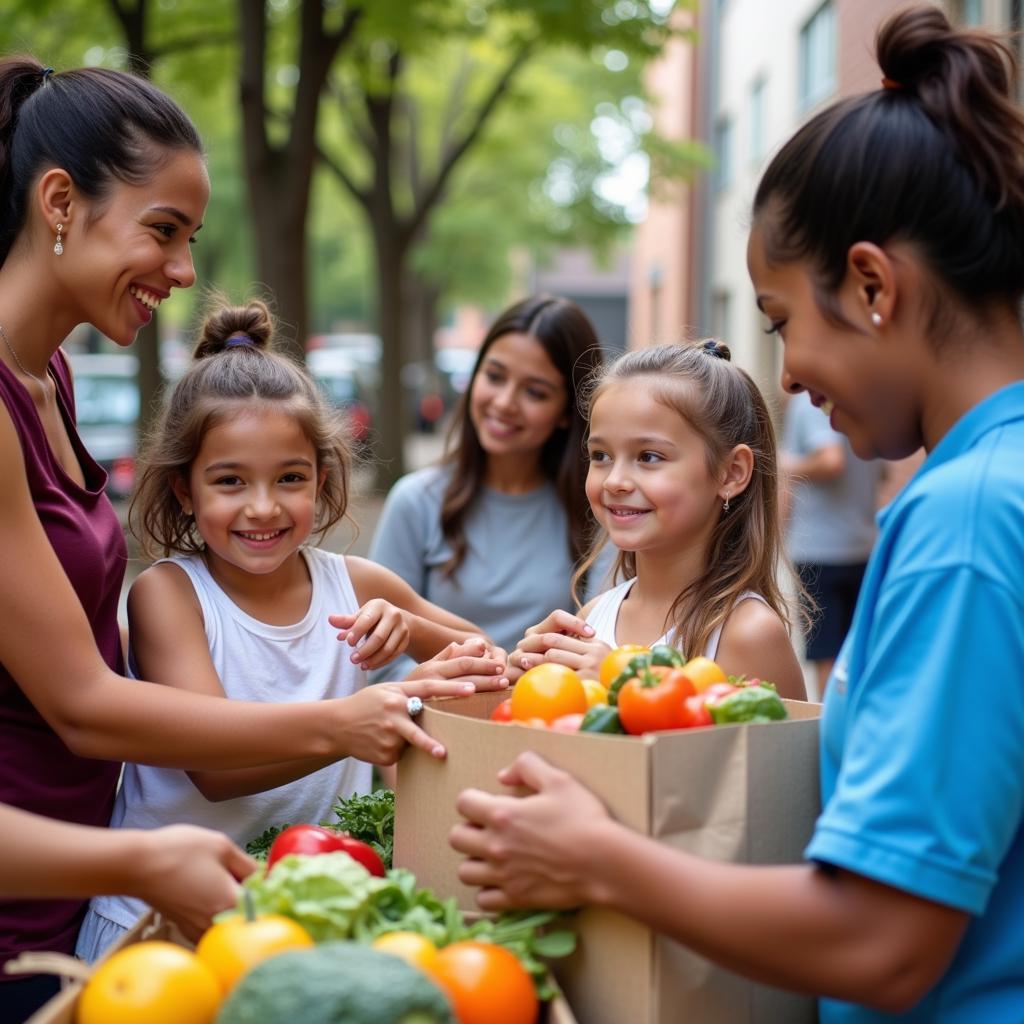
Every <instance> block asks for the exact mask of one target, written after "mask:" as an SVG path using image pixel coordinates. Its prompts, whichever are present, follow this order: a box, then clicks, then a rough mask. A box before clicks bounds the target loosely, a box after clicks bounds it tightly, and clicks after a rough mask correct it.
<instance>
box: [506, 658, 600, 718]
mask: <svg viewBox="0 0 1024 1024" xmlns="http://www.w3.org/2000/svg"><path fill="white" fill-rule="evenodd" d="M586 710H587V694H586V692H585V691H584V689H583V681H582V680H581V679H580V677H579V676H578V675H576V673H575V672H573V670H572V669H571V668H566V666H565V665H555V664H553V663H551V662H544V663H542V664H540V665H535V666H534V667H533V668H531V669H528V670H527V671H526V672H524V673H523V674H522V675H521V676H520V677H519V679H518V681H517V682H516V685H515V687H514V688H513V690H512V720H513V721H516V722H522V721H524V720H525V719H528V718H543V719H544V721H545V722H553V721H554V720H555V719H556V718H561V717H562V715H571V714H574V713H575V712H577V711H580V712H583V711H586Z"/></svg>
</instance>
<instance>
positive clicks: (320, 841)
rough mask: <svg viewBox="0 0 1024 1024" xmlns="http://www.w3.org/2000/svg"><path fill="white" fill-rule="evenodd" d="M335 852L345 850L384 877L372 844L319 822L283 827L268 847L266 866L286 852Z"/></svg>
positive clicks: (368, 868) (373, 872)
mask: <svg viewBox="0 0 1024 1024" xmlns="http://www.w3.org/2000/svg"><path fill="white" fill-rule="evenodd" d="M338 851H340V852H342V853H347V854H348V855H349V856H350V857H351V858H352V859H353V860H356V861H359V863H360V864H362V865H363V867H364V868H366V870H367V871H369V872H370V874H371V875H377V877H378V878H383V877H384V865H383V863H382V862H381V859H380V857H378V856H377V852H376V851H375V850H374V848H373V847H372V846H368V845H367V844H366V843H363V842H360V841H359V840H358V839H353V838H352V837H351V836H346V835H344V834H343V833H341V832H332V831H331V830H330V829H329V828H321V827H320V826H319V825H292V826H290V827H289V828H286V829H285V830H284V831H283V832H282V833H281V834H280V835H279V836H278V837H277V838H276V839H275V840H274V843H273V845H272V846H271V847H270V854H269V856H268V857H267V869H268V870H269V869H270V868H272V867H273V866H274V864H275V863H276V862H277V861H279V860H280V859H281V858H282V857H286V856H287V855H288V854H290V853H302V854H306V855H311V854H316V853H336V852H338Z"/></svg>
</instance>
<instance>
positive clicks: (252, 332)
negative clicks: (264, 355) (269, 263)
mask: <svg viewBox="0 0 1024 1024" xmlns="http://www.w3.org/2000/svg"><path fill="white" fill-rule="evenodd" d="M218 301H219V300H218ZM273 336H274V320H273V317H272V316H271V314H270V309H269V308H268V307H267V304H266V303H265V302H261V301H260V300H259V299H254V300H253V301H252V302H250V303H249V304H248V305H246V306H229V305H225V304H218V305H216V306H214V307H213V308H212V309H211V310H210V312H208V313H207V315H206V319H205V320H204V321H203V326H202V327H201V328H200V331H199V341H198V342H197V344H196V347H195V351H194V352H193V353H192V358H193V359H205V358H206V357H207V356H212V355H216V354H217V353H218V352H223V351H224V350H225V349H229V348H231V349H233V348H259V349H265V348H269V347H270V342H271V340H272V338H273Z"/></svg>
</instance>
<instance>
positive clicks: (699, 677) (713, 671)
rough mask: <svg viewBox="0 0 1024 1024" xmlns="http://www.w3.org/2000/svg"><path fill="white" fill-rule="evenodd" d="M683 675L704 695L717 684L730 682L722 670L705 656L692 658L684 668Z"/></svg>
mask: <svg viewBox="0 0 1024 1024" xmlns="http://www.w3.org/2000/svg"><path fill="white" fill-rule="evenodd" d="M683 675H685V676H686V678H687V679H689V680H690V682H691V683H693V687H694V689H695V690H696V691H697V692H698V693H703V692H704V691H705V690H706V689H707V688H708V687H709V686H714V685H715V683H727V682H728V681H729V679H728V677H727V676H726V674H725V673H724V672H723V671H722V669H721V668H720V667H719V666H718V665H717V664H716V663H715V662H713V661H712V660H711V659H710V658H705V657H703V656H701V657H699V658H691V659H690V660H689V661H688V662H687V663H686V664H685V665H684V666H683Z"/></svg>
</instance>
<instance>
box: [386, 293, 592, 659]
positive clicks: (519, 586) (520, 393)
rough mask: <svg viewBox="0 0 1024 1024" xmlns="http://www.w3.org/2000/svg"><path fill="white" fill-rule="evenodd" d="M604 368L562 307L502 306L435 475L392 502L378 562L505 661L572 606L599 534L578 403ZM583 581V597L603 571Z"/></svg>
mask: <svg viewBox="0 0 1024 1024" xmlns="http://www.w3.org/2000/svg"><path fill="white" fill-rule="evenodd" d="M601 361H602V355H601V346H600V342H599V341H598V339H597V335H596V334H595V332H594V328H593V326H592V325H591V323H590V321H589V320H588V319H587V317H586V315H585V314H584V313H583V311H582V310H581V309H580V308H579V307H578V306H576V305H575V304H574V303H572V302H570V301H568V300H567V299H560V298H553V297H550V296H535V297H532V298H529V299H526V300H524V301H522V302H519V303H517V304H516V305H514V306H512V307H511V308H509V309H507V310H506V311H505V312H504V313H502V314H501V315H500V316H499V317H498V319H497V320H496V321H495V322H494V324H493V325H492V327H491V329H490V330H489V331H488V333H487V336H486V337H485V338H484V340H483V343H482V345H481V346H480V353H479V355H478V356H477V361H476V365H475V366H474V368H473V376H472V379H471V380H470V384H469V387H468V388H467V389H466V393H465V395H464V396H463V400H462V404H461V406H460V409H459V411H458V413H457V415H456V420H455V422H454V424H453V426H452V430H451V433H450V434H449V437H448V444H447V450H446V454H445V457H444V459H443V460H442V462H441V464H440V465H439V466H434V467H431V468H429V469H424V470H420V471H418V472H415V473H410V474H409V475H408V476H405V477H403V478H402V479H401V480H399V481H398V483H397V484H396V485H395V486H394V488H392V490H391V493H390V494H389V495H388V498H387V501H386V502H385V504H384V509H383V512H382V514H381V518H380V522H379V524H378V527H377V532H376V534H375V535H374V538H373V543H372V545H371V548H370V558H372V559H373V560H375V561H377V562H379V563H380V564H381V565H385V566H387V567H388V568H389V569H391V570H392V571H393V572H396V573H397V574H398V575H399V576H401V577H402V578H403V579H404V580H406V581H407V582H408V583H409V584H410V585H411V586H412V587H413V588H414V589H415V590H416V591H417V592H418V593H420V594H422V595H423V596H424V597H426V598H428V599H429V600H431V601H435V602H437V603H438V604H440V605H441V606H442V607H444V608H447V609H448V610H449V611H451V612H453V613H455V614H457V615H464V616H465V617H466V618H468V619H469V620H470V621H472V622H474V623H476V624H477V625H478V626H479V627H480V628H481V629H482V630H484V631H485V632H486V633H487V634H488V636H490V637H491V639H492V640H493V641H494V642H495V643H496V644H498V645H499V646H500V647H503V648H505V649H506V650H511V649H512V648H514V647H515V646H516V644H517V643H518V642H519V640H520V639H521V637H522V636H523V633H524V631H525V630H526V628H527V627H528V626H531V625H533V624H534V623H535V622H539V621H540V620H541V619H543V618H544V617H545V616H546V615H547V614H548V613H549V612H550V611H551V610H552V609H554V608H564V607H573V605H574V604H575V602H573V601H572V594H571V587H570V580H571V577H572V572H573V568H574V566H575V565H576V563H577V562H578V561H580V559H581V558H582V556H583V555H584V554H585V552H586V549H587V546H588V543H589V541H590V539H591V531H592V530H593V529H594V521H593V518H592V515H591V513H590V509H589V506H588V504H587V500H586V496H585V494H584V489H583V485H584V479H585V477H586V463H585V461H584V456H583V437H584V431H585V428H586V422H585V420H584V418H583V416H582V415H581V414H580V411H579V408H578V402H577V396H578V394H579V391H580V389H581V387H582V385H583V383H584V382H585V381H586V380H587V378H588V377H589V376H590V375H591V373H592V372H593V371H594V370H595V369H596V368H597V367H599V366H600V365H601ZM589 576H590V577H591V579H590V580H588V587H587V589H588V591H589V590H590V589H591V586H592V585H593V586H596V585H598V584H600V582H601V576H602V573H601V571H600V570H599V569H592V570H591V572H590V574H589ZM388 676H389V678H392V677H394V667H392V668H391V669H390V671H389V673H388Z"/></svg>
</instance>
